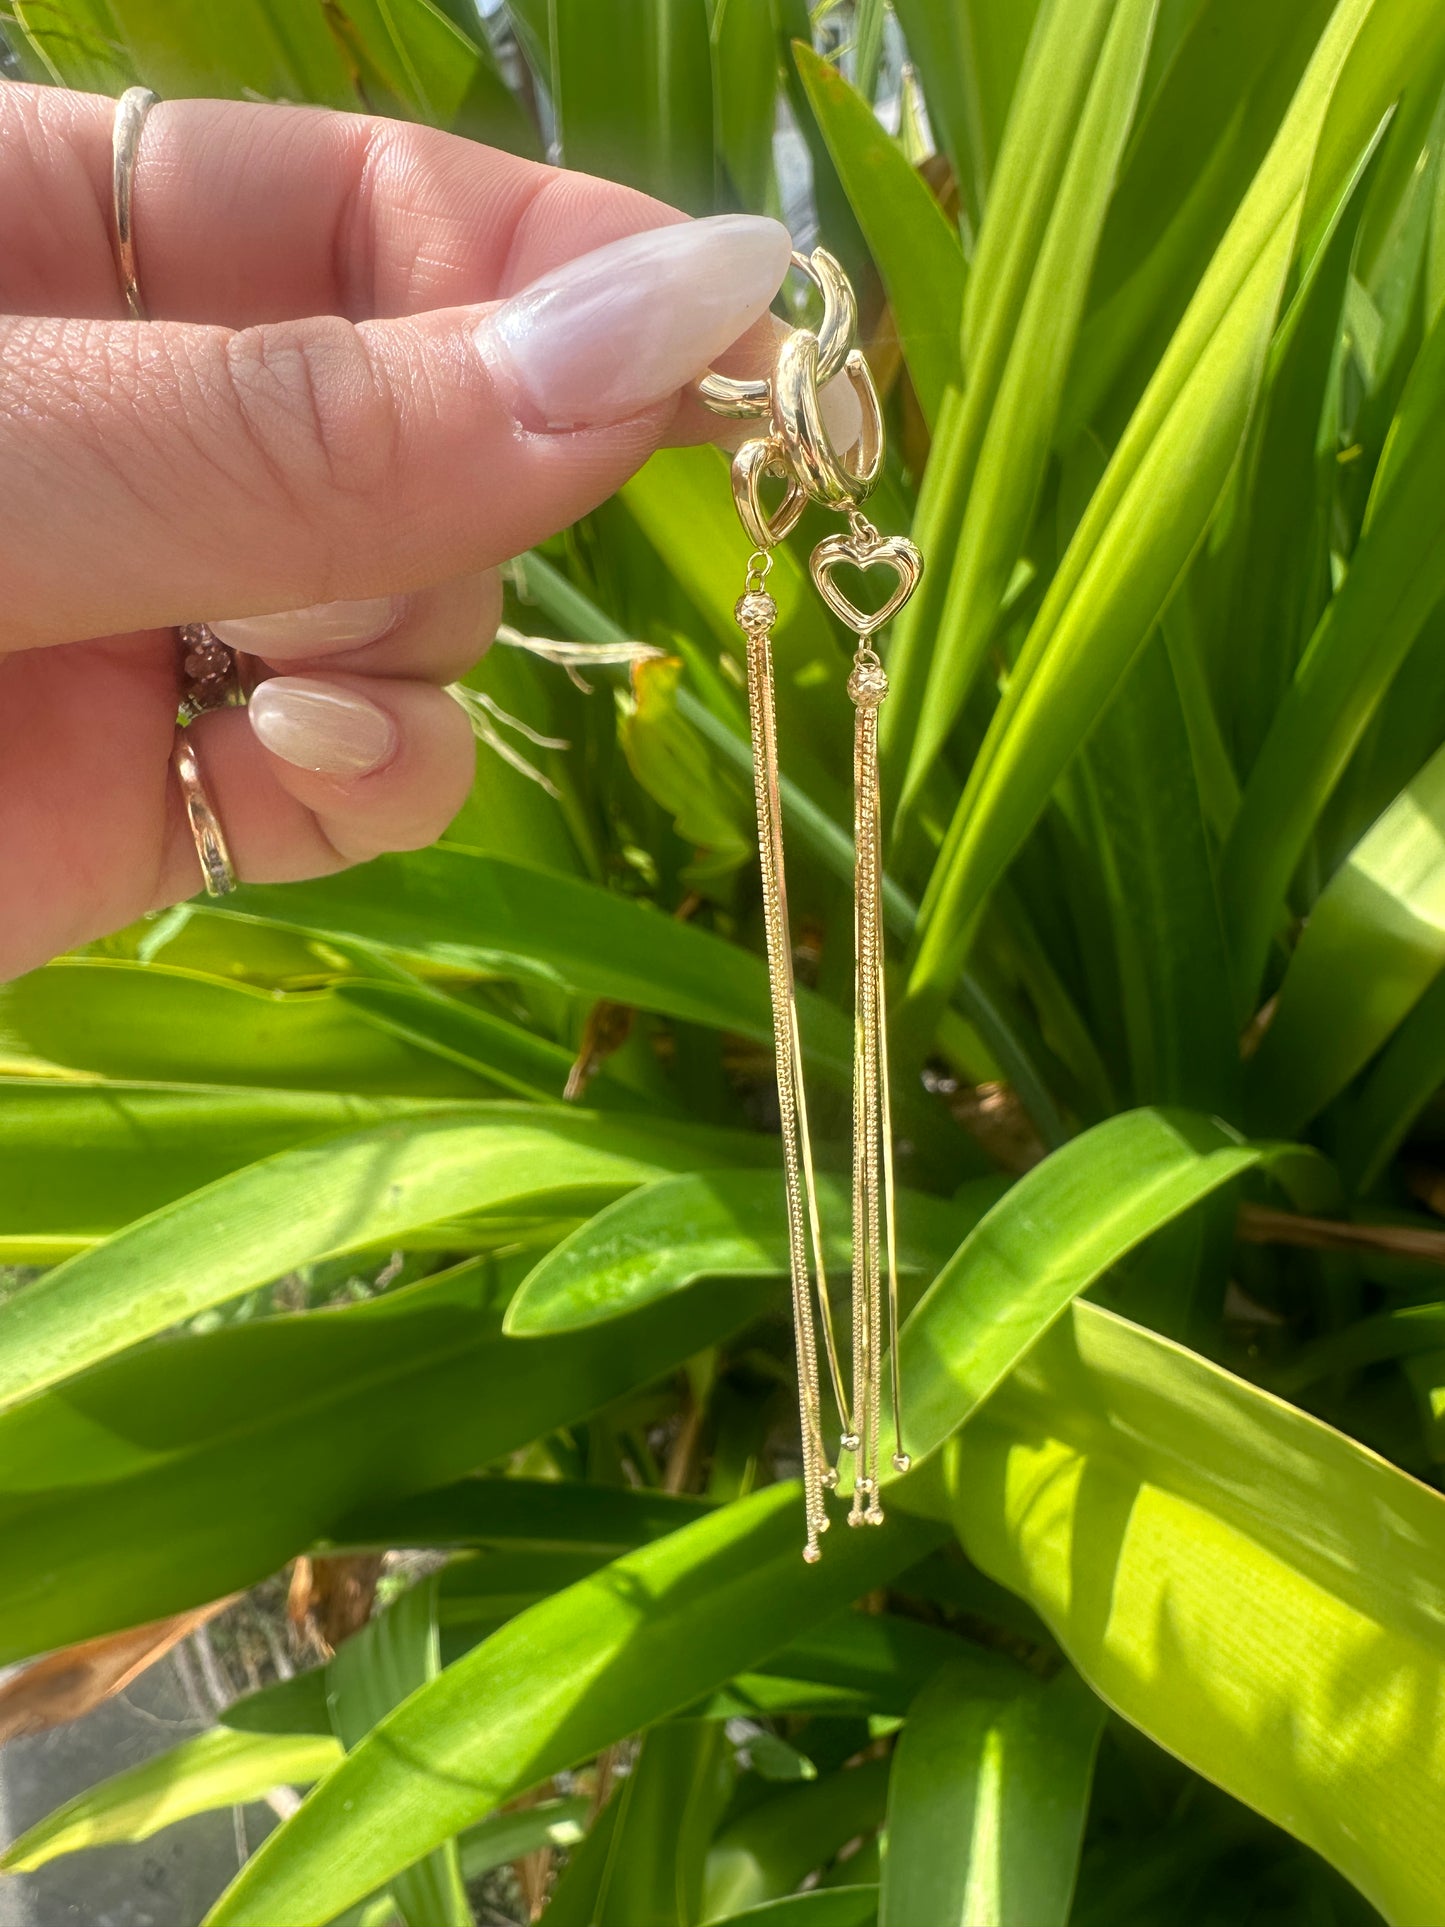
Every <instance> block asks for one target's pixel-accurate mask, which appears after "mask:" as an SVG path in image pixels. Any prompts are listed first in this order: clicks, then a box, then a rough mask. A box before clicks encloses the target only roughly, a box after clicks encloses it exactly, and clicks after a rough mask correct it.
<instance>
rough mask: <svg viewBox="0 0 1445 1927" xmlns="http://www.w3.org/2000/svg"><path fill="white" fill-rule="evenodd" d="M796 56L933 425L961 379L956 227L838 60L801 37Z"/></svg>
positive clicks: (961, 280)
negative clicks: (825, 55) (948, 392)
mask: <svg viewBox="0 0 1445 1927" xmlns="http://www.w3.org/2000/svg"><path fill="white" fill-rule="evenodd" d="M879 11H880V13H881V11H882V10H881V8H880V9H879ZM794 58H795V59H796V61H797V63H798V72H799V74H800V75H801V76H802V80H803V85H804V87H805V88H806V89H807V92H808V100H809V103H810V104H811V106H812V109H813V112H814V114H815V115H816V116H817V121H818V125H819V127H820V128H821V129H822V133H823V138H824V139H825V140H826V141H827V143H828V151H829V153H830V154H831V155H832V156H833V162H834V165H835V166H836V167H837V169H838V175H839V178H840V180H841V181H842V183H843V186H844V189H845V190H846V192H847V195H848V199H849V200H850V201H851V202H852V204H853V211H854V213H855V214H856V215H857V216H858V224H859V226H860V227H861V228H862V230H863V238H864V239H865V240H866V241H867V243H868V246H869V248H870V250H871V251H872V254H873V259H874V260H875V261H876V262H877V264H878V272H879V275H880V276H881V277H882V281H883V286H884V288H885V290H886V291H887V295H888V301H889V305H890V307H891V308H892V310H893V320H894V325H895V326H896V328H897V330H898V343H899V346H900V347H901V348H902V350H903V358H904V360H905V361H906V362H907V363H908V372H909V374H910V375H911V376H912V378H913V386H914V389H915V391H916V393H917V395H918V401H919V405H920V407H921V408H922V409H923V414H924V418H925V420H926V421H927V422H928V423H929V424H930V425H933V424H935V423H936V422H937V420H938V414H939V410H940V408H941V407H942V405H943V397H944V393H945V391H946V390H947V389H948V388H949V387H956V386H957V385H958V384H959V382H960V380H961V364H960V360H959V331H960V329H961V326H962V321H963V284H964V273H965V270H964V261H963V250H962V248H961V247H960V246H959V241H958V235H957V233H956V231H955V230H954V228H953V227H952V226H951V224H950V223H949V220H948V217H947V216H946V215H945V214H944V212H943V209H942V208H941V207H940V206H939V205H938V202H937V201H936V200H935V199H934V197H933V194H932V191H931V190H930V189H929V187H928V186H927V185H926V183H925V182H924V180H923V178H922V176H921V175H920V174H919V173H918V171H917V169H916V168H914V167H912V166H910V164H909V162H908V160H907V158H906V157H905V155H904V153H903V150H902V148H900V147H899V145H898V143H897V142H896V141H895V140H894V139H893V138H892V137H891V135H889V134H886V133H885V132H884V131H883V129H882V127H880V126H879V124H878V121H877V118H876V117H875V115H874V113H873V110H872V108H871V107H870V106H869V105H868V103H867V101H866V100H864V98H863V97H862V95H861V94H859V93H858V92H857V91H856V89H854V88H852V87H850V86H849V85H848V83H847V81H846V80H844V78H843V76H842V75H841V74H840V73H839V72H838V69H837V68H836V67H834V66H833V65H832V64H831V62H829V61H826V60H824V59H823V58H822V57H821V56H820V55H818V54H816V53H814V51H813V49H812V48H811V47H805V46H803V45H801V44H799V45H797V46H796V47H795V49H794Z"/></svg>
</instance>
